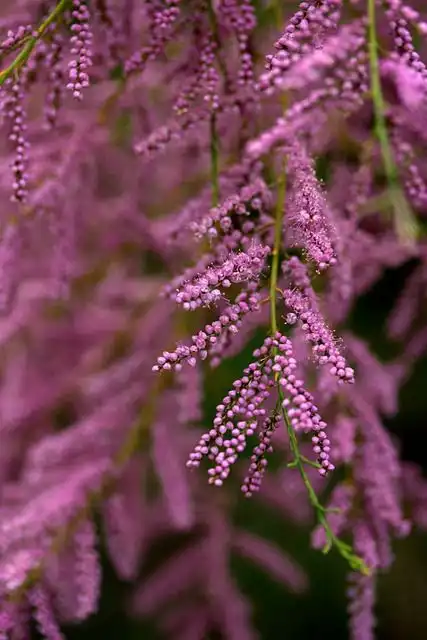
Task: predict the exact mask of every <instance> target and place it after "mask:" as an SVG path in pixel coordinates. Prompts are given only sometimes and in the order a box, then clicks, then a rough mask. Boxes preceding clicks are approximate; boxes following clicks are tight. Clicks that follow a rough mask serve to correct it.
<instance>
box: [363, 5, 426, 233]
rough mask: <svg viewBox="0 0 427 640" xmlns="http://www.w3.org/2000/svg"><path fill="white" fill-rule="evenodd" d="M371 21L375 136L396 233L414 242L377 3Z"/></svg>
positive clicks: (414, 227)
mask: <svg viewBox="0 0 427 640" xmlns="http://www.w3.org/2000/svg"><path fill="white" fill-rule="evenodd" d="M368 20H369V26H368V43H369V64H370V71H371V95H372V103H373V107H374V113H375V133H376V136H377V138H378V142H379V143H380V147H381V155H382V160H383V165H384V171H385V174H386V178H387V181H388V184H389V188H390V201H391V205H392V207H393V211H394V223H395V228H396V232H397V234H398V236H399V237H400V239H401V240H403V241H406V242H408V241H409V242H411V243H412V242H414V241H415V239H416V235H417V223H416V220H415V217H414V214H413V212H412V211H411V208H410V206H409V204H408V202H407V201H406V198H405V195H404V193H403V192H402V189H401V188H400V185H399V173H398V170H397V166H396V163H395V161H394V158H393V151H392V147H391V144H390V140H389V136H388V132H387V122H386V117H385V101H384V96H383V92H382V88H381V77H380V64H379V56H378V40H377V30H376V16H375V0H368Z"/></svg>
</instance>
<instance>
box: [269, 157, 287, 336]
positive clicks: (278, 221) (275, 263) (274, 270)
mask: <svg viewBox="0 0 427 640" xmlns="http://www.w3.org/2000/svg"><path fill="white" fill-rule="evenodd" d="M284 165H285V163H283V170H282V172H281V176H280V177H279V179H278V184H277V203H276V218H275V222H274V246H273V258H272V263H271V275H270V326H271V333H272V335H274V334H275V333H276V331H277V309H276V296H277V280H278V277H279V265H280V247H281V244H282V233H283V228H282V227H283V214H284V209H285V199H286V173H285V167H284Z"/></svg>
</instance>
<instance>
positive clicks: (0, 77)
mask: <svg viewBox="0 0 427 640" xmlns="http://www.w3.org/2000/svg"><path fill="white" fill-rule="evenodd" d="M69 2H70V0H60V1H59V2H58V4H57V5H56V6H55V8H54V9H53V10H52V11H51V13H50V14H49V15H48V16H47V18H45V20H44V21H43V22H42V23H41V25H40V26H39V28H38V29H37V32H36V35H35V36H33V37H31V38H29V40H28V41H27V43H26V45H25V47H24V48H23V49H22V51H21V52H20V53H19V54H18V55H17V56H16V58H15V59H14V60H13V62H12V63H11V64H10V65H9V66H8V67H7V68H6V69H4V70H3V71H1V72H0V86H1V85H2V84H3V83H4V82H5V81H6V80H7V79H8V78H9V77H10V76H11V75H12V74H13V73H17V72H18V71H19V70H20V69H21V67H23V65H24V64H25V63H26V62H27V60H28V59H29V57H30V55H31V53H32V52H33V49H34V47H35V46H36V44H37V42H38V41H39V40H40V39H41V38H42V37H43V36H44V34H45V32H46V30H47V29H48V28H49V27H50V25H51V24H52V23H54V22H55V21H56V20H57V18H59V16H60V15H61V14H62V13H63V12H64V11H65V9H66V8H67V6H68V4H69Z"/></svg>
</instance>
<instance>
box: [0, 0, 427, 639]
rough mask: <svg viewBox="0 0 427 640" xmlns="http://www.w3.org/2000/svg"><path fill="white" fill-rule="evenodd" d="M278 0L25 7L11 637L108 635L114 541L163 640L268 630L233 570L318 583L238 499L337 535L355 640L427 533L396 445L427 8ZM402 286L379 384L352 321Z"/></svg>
mask: <svg viewBox="0 0 427 640" xmlns="http://www.w3.org/2000/svg"><path fill="white" fill-rule="evenodd" d="M281 4H283V3H280V2H273V3H272V4H271V3H270V4H269V6H268V7H267V3H263V2H252V1H251V0H212V2H201V1H200V0H180V1H178V0H164V1H163V0H145V1H144V2H139V3H133V2H129V0H94V1H90V2H89V0H22V1H20V2H19V3H12V2H9V1H6V2H3V3H2V7H1V8H0V126H1V131H2V134H3V135H2V143H1V144H0V162H1V163H2V164H1V166H2V171H1V172H0V190H1V195H2V198H1V202H2V214H3V215H2V217H1V221H2V223H1V233H0V313H1V315H0V345H1V354H2V370H1V379H0V432H1V433H0V436H1V441H2V446H1V451H0V460H1V464H0V550H1V553H0V639H1V640H14V639H15V638H18V637H19V638H21V637H26V636H27V635H28V633H29V629H31V625H33V624H35V625H36V627H37V629H38V631H39V633H40V634H41V635H42V636H43V637H45V638H46V639H47V640H53V639H55V640H57V639H59V638H62V637H63V630H62V626H63V625H64V624H67V623H69V622H74V623H75V622H79V621H82V620H84V619H86V618H87V617H89V616H90V615H92V614H94V613H95V612H96V611H97V609H98V607H99V595H100V589H101V569H100V559H99V558H100V550H101V549H100V547H104V546H105V549H106V551H107V552H108V555H109V558H110V560H111V563H112V565H113V566H114V568H115V570H116V572H117V574H118V576H119V577H120V579H122V580H128V581H131V582H132V583H133V584H134V586H135V589H134V593H133V595H132V598H131V604H132V606H131V610H132V613H134V614H135V615H137V616H138V615H139V616H141V615H145V616H152V617H153V618H154V621H155V622H156V624H157V626H158V627H159V629H160V631H161V632H162V633H163V634H164V637H167V638H172V639H173V640H179V639H180V638H182V639H183V640H188V639H189V638H208V637H211V636H217V635H218V636H221V637H224V638H226V639H230V640H231V639H232V640H235V639H236V638H237V639H239V640H246V639H252V638H257V637H259V634H258V633H257V630H256V629H255V628H254V624H253V621H252V619H251V610H250V603H249V602H248V601H247V599H246V598H244V596H243V595H242V593H241V592H240V589H239V587H238V585H237V583H236V581H235V579H234V578H235V576H234V575H233V573H232V572H231V569H230V563H229V558H230V555H231V554H232V553H237V554H239V555H240V556H242V558H244V559H245V561H250V562H253V563H254V564H257V565H258V566H259V567H260V568H261V569H262V570H263V571H265V572H266V573H268V574H269V575H270V576H271V577H272V578H273V579H275V580H278V581H279V582H281V583H282V584H283V585H285V587H286V588H287V589H291V590H295V591H297V592H298V591H301V590H302V589H304V588H305V586H306V585H307V582H308V578H307V577H306V576H305V574H304V572H303V570H302V569H301V568H300V567H299V566H297V565H296V564H295V562H294V561H293V560H292V559H290V558H289V557H288V556H287V555H286V553H285V551H284V549H282V548H279V547H278V546H277V545H275V544H273V542H272V541H269V540H266V539H263V538H262V537H260V536H258V535H256V534H255V533H249V532H248V531H246V530H245V528H244V527H243V526H242V527H241V528H239V529H237V528H236V527H235V525H234V522H235V514H234V511H233V505H234V500H231V499H229V498H230V496H231V494H233V495H238V492H237V490H236V486H235V483H234V481H235V480H236V479H237V482H238V485H240V488H241V491H242V493H243V494H244V496H246V497H247V498H251V497H252V498H253V500H254V501H259V502H261V504H262V505H263V507H266V508H269V507H271V508H273V509H274V511H275V512H276V513H279V514H280V515H281V516H283V518H284V519H286V521H287V522H289V521H291V522H293V523H295V524H296V525H302V524H304V525H305V524H306V525H309V524H310V522H311V517H312V515H313V514H314V516H315V519H316V527H315V530H314V533H313V537H312V544H313V546H314V547H315V548H323V550H324V551H328V550H329V549H333V550H334V551H335V552H338V554H339V555H340V556H341V557H342V558H343V559H344V560H345V561H346V562H347V563H348V565H349V567H350V575H349V588H348V598H349V621H350V634H351V638H352V640H371V639H372V638H373V637H374V636H373V629H374V626H375V616H374V611H373V607H374V604H375V603H374V595H375V581H376V577H377V574H379V573H380V572H381V571H382V570H384V569H386V568H388V567H389V566H390V564H391V562H392V559H393V546H392V545H393V540H394V538H395V537H402V536H406V535H408V534H409V532H410V529H411V527H415V526H418V527H421V528H424V529H425V528H426V527H427V517H426V516H425V513H426V500H427V488H426V487H427V485H426V483H425V480H424V479H423V477H422V473H421V471H420V469H419V468H418V467H417V466H416V465H415V464H414V465H412V464H409V463H407V462H405V463H403V462H402V461H401V460H400V458H399V447H398V445H397V444H396V441H395V439H394V438H392V437H391V435H390V434H389V432H388V430H387V428H386V426H385V424H384V417H387V418H391V417H392V416H393V415H395V414H396V413H397V412H398V410H399V389H400V387H401V386H402V384H404V382H405V381H406V380H408V379H409V377H410V375H411V373H412V369H413V367H414V365H415V364H416V362H417V360H418V358H419V357H421V356H423V354H425V353H426V351H427V332H426V330H425V327H424V324H423V322H422V318H423V313H424V311H425V309H424V307H425V305H426V300H425V286H424V285H425V281H426V273H427V252H426V250H425V247H426V243H425V221H426V214H427V164H426V161H425V158H426V157H427V155H426V146H427V135H426V131H427V128H426V126H425V125H426V122H427V106H426V105H427V102H426V77H427V71H426V59H425V47H426V43H425V37H426V35H427V26H426V25H427V14H426V8H425V7H424V6H423V3H422V2H417V0H414V1H413V4H412V5H408V4H405V3H404V2H402V1H401V0H393V1H391V0H390V1H389V0H384V1H383V2H375V0H368V6H367V7H365V6H362V3H361V2H359V1H355V2H352V3H343V2H342V1H341V0H303V1H302V2H300V3H298V2H295V3H294V6H288V7H287V9H289V11H288V13H286V15H285V13H283V14H282V6H281ZM291 4H292V3H291ZM3 5H4V6H3ZM350 5H351V6H350ZM272 9H274V10H273V11H272ZM378 34H380V36H379V35H378ZM418 43H420V47H419V48H418V46H416V45H418ZM380 45H381V46H380ZM398 267H403V270H407V272H408V274H409V275H408V278H407V280H405V282H404V283H403V286H402V288H401V291H399V292H397V291H396V300H395V302H394V307H393V309H392V310H391V313H390V315H389V318H388V320H387V323H386V328H385V329H384V332H383V333H384V334H386V335H387V337H388V338H389V339H390V340H393V341H394V343H395V344H394V346H393V357H392V358H391V359H390V361H388V362H386V363H383V362H381V361H380V359H379V358H378V356H377V354H376V352H375V349H374V348H372V347H371V346H369V345H368V344H367V343H366V342H365V341H364V340H363V339H362V338H361V337H360V336H358V335H356V332H355V331H354V328H353V327H354V323H353V322H352V318H353V316H352V311H353V309H355V308H356V309H358V308H359V307H358V304H359V300H360V298H361V297H362V296H363V295H364V294H366V293H368V292H369V291H370V289H371V287H372V286H373V285H375V284H377V283H378V282H379V281H380V280H381V278H382V276H383V274H384V273H385V272H386V271H388V272H390V269H395V268H398ZM402 272H403V271H402ZM159 291H160V295H159ZM189 311H194V314H190V313H188V312H189ZM366 313H367V316H369V317H367V323H368V324H372V323H375V322H377V320H376V316H374V314H372V316H370V315H369V314H370V310H369V309H368V311H367V312H366ZM356 315H357V314H356ZM256 344H258V345H259V346H258V347H256V348H255V347H254V345H256ZM165 349H170V351H166V350H165ZM248 352H249V353H250V352H252V359H251V360H250V361H249V356H248V355H247V353H248ZM159 354H160V355H159ZM234 358H239V362H238V366H239V367H241V369H239V370H240V371H242V373H241V374H237V375H239V377H237V378H236V374H235V375H234V376H233V377H231V370H232V367H233V366H234V363H233V361H232V359H234ZM244 359H245V360H244ZM248 361H249V362H248ZM240 362H242V363H243V364H240ZM150 363H153V365H154V366H152V367H150ZM235 378H236V379H235ZM223 385H224V386H223ZM220 389H222V391H220ZM227 389H228V391H227ZM217 390H218V391H217ZM213 393H218V400H217V402H218V404H216V406H215V409H214V411H213V415H212V416H208V415H207V412H206V410H205V408H206V407H205V405H206V403H205V396H209V398H210V397H211V396H212V394H213ZM220 398H222V399H221V400H219V399H220ZM206 425H210V426H209V427H207V426H206ZM205 463H206V464H207V467H208V469H207V478H208V481H207V482H204V481H203V479H202V477H201V469H200V467H202V466H204V465H205ZM341 467H342V469H341V470H340V471H339V472H338V473H334V471H335V469H336V468H341ZM154 476H155V478H154ZM155 480H157V482H156V481H155ZM329 480H331V481H332V482H333V483H335V484H334V486H333V487H332V490H331V492H330V494H329V493H328V494H327V495H330V497H329V499H328V502H327V504H325V505H324V504H323V502H322V501H321V499H320V497H319V496H320V495H321V494H323V490H324V489H326V488H327V487H328V486H329V485H328V482H329ZM226 481H227V482H226ZM153 488H154V490H153ZM95 516H97V517H95ZM248 524H249V525H250V523H248ZM98 525H99V526H98ZM248 528H251V525H250V526H249V527H248ZM183 532H184V533H186V534H189V535H186V536H182V533H183ZM165 535H166V536H168V540H169V539H172V540H173V541H174V543H173V544H172V545H171V549H172V548H173V549H174V550H173V551H172V552H171V553H170V555H168V557H167V558H166V557H162V558H160V559H159V562H158V564H157V565H156V566H155V567H154V568H153V570H151V569H150V570H149V571H148V570H147V568H146V567H147V566H150V567H151V568H152V567H153V566H154V565H152V563H151V564H150V562H147V563H146V562H145V560H147V559H150V558H151V553H152V550H153V549H157V546H156V545H158V541H159V538H161V537H162V536H165ZM184 538H185V542H183V539H184ZM175 542H176V544H175ZM155 557H156V558H157V555H156V556H155ZM327 561H328V560H327V559H325V560H324V562H325V563H326V562H327ZM321 635H322V633H321Z"/></svg>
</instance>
